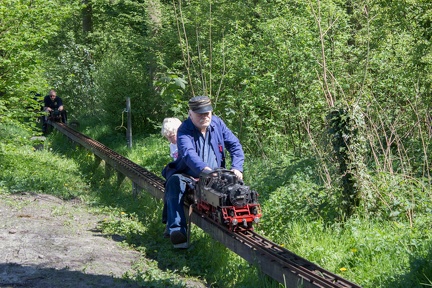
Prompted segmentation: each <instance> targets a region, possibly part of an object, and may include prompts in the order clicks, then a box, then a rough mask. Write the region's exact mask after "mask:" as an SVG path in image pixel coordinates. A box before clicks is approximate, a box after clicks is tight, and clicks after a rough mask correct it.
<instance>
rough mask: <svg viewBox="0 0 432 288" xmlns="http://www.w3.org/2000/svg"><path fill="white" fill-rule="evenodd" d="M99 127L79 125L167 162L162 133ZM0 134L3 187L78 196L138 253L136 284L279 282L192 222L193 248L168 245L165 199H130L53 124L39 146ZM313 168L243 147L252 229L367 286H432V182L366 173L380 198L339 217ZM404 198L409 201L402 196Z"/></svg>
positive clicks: (314, 162)
mask: <svg viewBox="0 0 432 288" xmlns="http://www.w3.org/2000/svg"><path fill="white" fill-rule="evenodd" d="M99 127H100V128H98V129H96V128H94V126H93V127H92V126H86V125H85V123H83V124H82V125H81V129H82V131H83V132H84V133H85V134H87V135H89V136H91V137H94V138H96V140H98V141H100V142H102V143H104V144H105V145H107V146H109V147H111V148H112V149H114V150H116V151H117V152H119V153H122V154H123V155H125V156H126V157H128V158H130V159H131V160H132V161H134V162H136V163H138V164H140V165H142V166H143V167H145V168H147V169H148V170H150V171H152V172H153V173H155V174H156V175H159V176H160V171H161V169H162V168H163V166H164V165H165V164H166V163H167V162H168V161H170V158H169V155H168V154H169V153H168V145H167V144H168V143H167V142H166V140H165V139H163V138H162V137H161V136H160V135H159V133H155V134H154V135H138V136H135V138H134V142H133V143H134V146H133V148H132V149H127V145H126V139H125V137H124V135H123V133H119V132H118V131H110V130H109V129H108V128H104V127H103V126H99ZM1 129H2V133H1V135H2V136H1V137H7V138H8V139H28V137H29V135H26V134H25V133H26V132H22V134H20V133H21V132H20V131H17V130H14V128H12V127H5V126H1ZM11 135H14V137H12V138H11ZM17 135H20V137H18V136H17ZM0 143H1V144H0V147H1V150H0V151H1V153H0V160H1V161H0V165H1V168H2V169H1V171H0V188H1V190H2V191H3V192H2V193H14V192H20V191H33V192H38V193H49V194H53V195H57V196H59V197H62V198H65V199H69V198H72V197H74V198H77V197H78V198H80V199H82V200H83V201H84V202H85V203H87V205H88V206H89V209H91V210H92V211H93V212H94V213H105V214H106V215H108V216H107V217H106V218H105V219H104V221H102V222H101V223H99V227H100V229H101V230H102V231H103V233H105V234H107V235H115V236H116V237H120V239H122V240H123V243H124V245H127V246H129V247H131V248H133V249H136V250H137V251H140V252H141V253H142V255H143V258H142V260H141V261H139V263H137V264H136V265H135V266H134V272H129V273H128V274H127V275H124V277H125V278H128V279H131V280H132V281H135V282H137V283H141V284H142V285H146V283H147V284H148V283H150V282H151V283H154V287H166V286H171V287H182V286H184V283H183V284H182V283H181V282H179V281H178V280H175V275H182V276H184V277H187V278H188V279H191V281H194V280H193V279H201V280H203V281H205V282H207V283H208V284H209V285H211V286H212V287H252V286H253V287H278V286H280V284H278V283H275V282H274V281H273V280H271V279H269V278H268V277H266V276H264V275H262V274H261V273H260V272H259V271H258V270H257V269H256V268H254V267H251V266H250V265H249V264H248V263H246V262H245V261H244V260H243V259H241V258H240V257H238V256H237V255H235V254H234V253H232V252H230V251H228V250H227V249H226V248H225V247H223V246H222V245H220V244H219V243H217V242H215V241H214V240H212V239H211V238H210V237H209V236H208V235H206V234H205V233H204V232H203V231H202V230H200V229H199V228H198V227H196V226H193V227H192V246H191V248H190V249H188V250H186V251H177V250H174V249H172V247H171V244H170V243H169V241H168V240H167V239H163V237H162V232H163V229H164V226H163V225H162V224H161V221H160V215H161V209H162V203H161V201H159V200H155V199H153V198H152V197H151V196H150V195H149V194H147V193H145V191H143V192H142V193H141V194H140V195H138V197H137V198H134V197H133V193H132V183H131V182H130V181H129V180H128V179H125V180H124V181H123V182H121V183H118V182H117V179H116V178H115V177H110V178H106V177H105V176H106V174H105V170H104V166H103V165H98V164H97V162H95V159H94V156H93V155H92V154H91V153H89V152H88V151H86V150H85V149H83V148H81V147H80V146H76V145H75V144H74V143H72V142H70V141H69V140H67V139H65V137H64V136H62V135H60V134H59V133H57V132H55V131H54V132H53V133H52V134H50V135H49V137H48V138H47V140H46V141H45V143H44V145H45V146H44V149H43V150H41V151H38V150H35V149H34V148H33V147H32V146H31V145H27V144H23V143H25V141H24V142H22V143H21V142H20V143H18V144H17V143H13V141H12V142H9V143H8V142H7V141H3V139H2V142H0ZM319 171H320V170H319V161H318V159H316V158H308V159H305V158H298V157H296V156H294V155H289V154H286V155H282V156H280V157H278V158H277V159H276V158H273V159H270V158H267V159H257V158H254V157H252V156H251V155H247V157H246V165H245V181H246V184H248V185H250V186H252V187H253V188H254V189H256V190H257V191H258V192H259V193H260V202H261V204H262V208H263V214H264V216H263V218H262V223H260V225H259V226H258V227H257V231H258V232H259V233H261V234H263V235H265V236H266V237H268V238H270V239H271V240H273V241H274V242H276V243H279V244H281V245H283V246H284V247H286V248H287V249H289V250H291V251H293V252H294V253H296V254H298V255H300V256H302V257H304V258H306V259H308V260H310V261H312V262H315V263H317V264H318V265H320V266H321V267H323V268H325V269H327V270H330V271H332V272H334V273H337V274H339V275H341V276H342V277H344V278H346V279H348V280H351V281H353V282H355V283H358V284H359V285H361V286H362V287H365V288H366V287H430V285H431V284H432V283H431V281H430V279H432V261H431V259H432V256H431V253H432V232H431V228H432V227H431V223H432V221H431V212H432V211H431V208H430V207H432V205H430V201H431V199H430V191H429V190H427V189H425V187H424V186H422V185H418V182H416V181H411V180H409V179H407V178H403V177H402V178H398V177H395V175H389V174H388V173H381V174H375V175H372V176H371V177H372V178H371V179H374V181H371V182H372V183H374V185H376V187H375V189H376V190H375V191H377V192H379V193H380V195H381V198H380V199H371V200H370V201H374V202H373V207H374V209H369V208H368V209H363V210H361V209H360V210H359V211H357V213H356V214H355V215H354V216H353V217H351V218H347V219H340V203H339V197H338V193H340V191H338V190H337V189H334V187H329V186H327V185H325V184H323V181H322V180H321V179H322V178H321V177H320V176H319ZM406 195H409V196H410V197H408V198H407V197H405V196H406ZM407 199H410V202H409V203H408V202H404V201H405V200H407ZM412 204H415V205H412ZM364 205H367V204H364ZM397 212H399V213H397ZM341 220H344V221H341Z"/></svg>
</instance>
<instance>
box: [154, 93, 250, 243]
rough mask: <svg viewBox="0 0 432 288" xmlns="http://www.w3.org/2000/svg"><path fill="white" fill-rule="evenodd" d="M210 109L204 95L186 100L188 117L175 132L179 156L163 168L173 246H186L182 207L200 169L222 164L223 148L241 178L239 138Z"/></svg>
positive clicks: (216, 166)
mask: <svg viewBox="0 0 432 288" xmlns="http://www.w3.org/2000/svg"><path fill="white" fill-rule="evenodd" d="M212 111H213V107H212V105H211V101H210V98H209V97H207V96H197V97H193V98H192V99H190V100H189V118H188V119H186V120H185V121H184V122H183V123H182V124H181V126H180V127H179V128H178V131H177V147H178V158H177V160H176V161H174V162H171V163H169V164H168V165H167V166H166V167H165V168H164V169H163V171H162V175H163V176H164V177H165V179H166V180H167V181H166V185H165V201H166V205H167V227H168V232H169V234H170V239H171V242H172V244H173V245H174V248H188V238H187V235H188V234H187V229H188V227H187V224H186V217H185V214H184V210H183V201H184V196H185V192H186V190H187V189H186V188H187V187H190V186H193V185H195V182H196V180H197V178H198V177H199V175H200V173H201V172H202V171H203V170H209V171H211V170H214V169H216V168H220V167H222V168H223V167H225V148H226V149H227V150H228V152H229V154H230V156H231V160H232V161H231V163H232V165H231V170H232V171H233V172H234V174H235V175H236V177H237V178H238V179H239V180H242V179H243V163H244V152H243V148H242V146H241V144H240V141H239V140H238V138H237V137H236V136H235V135H234V134H233V133H232V132H231V130H230V129H229V128H228V127H227V126H226V125H225V123H224V122H223V121H222V119H221V118H219V117H217V116H214V115H212ZM189 229H190V227H189Z"/></svg>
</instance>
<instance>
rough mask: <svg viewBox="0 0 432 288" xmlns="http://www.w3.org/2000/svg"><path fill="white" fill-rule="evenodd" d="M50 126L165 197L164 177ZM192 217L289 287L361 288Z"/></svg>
mask: <svg viewBox="0 0 432 288" xmlns="http://www.w3.org/2000/svg"><path fill="white" fill-rule="evenodd" d="M51 125H53V126H54V127H55V128H56V129H57V130H59V131H60V132H61V133H63V134H64V135H65V136H67V137H68V138H70V139H71V140H73V141H74V142H76V143H79V144H80V145H82V146H83V147H85V148H86V149H88V150H90V151H92V152H93V153H94V154H95V155H96V156H97V157H98V158H99V159H100V160H104V161H105V163H106V164H107V165H109V166H110V167H113V168H114V169H115V170H117V171H118V172H119V173H121V174H122V175H124V177H128V178H129V179H131V181H133V183H135V184H136V185H138V186H139V187H140V188H142V189H144V190H146V192H148V193H150V194H151V195H152V196H154V197H156V198H157V199H162V198H163V194H164V181H163V180H162V179H161V178H159V177H157V176H156V175H154V174H153V173H151V172H149V171H148V170H147V169H145V168H143V167H141V166H139V165H138V164H136V163H134V162H132V161H130V160H129V159H127V158H125V157H123V156H122V155H120V154H118V153H116V152H114V151H113V150H111V149H110V148H108V147H106V146H105V145H103V144H101V143H100V142H98V141H95V140H93V139H91V138H89V137H87V136H85V135H84V134H81V133H80V132H78V131H75V130H74V129H72V128H70V127H68V126H67V125H65V124H62V123H51ZM190 217H191V220H192V222H194V223H195V224H196V225H197V226H199V227H200V228H201V229H203V230H204V231H205V232H206V233H208V234H209V235H211V236H212V237H213V238H214V239H216V240H217V241H219V242H220V243H222V244H223V245H225V246H226V247H227V248H229V249H230V250H232V251H233V252H235V253H236V254H238V255H239V256H241V257H242V258H244V259H245V260H246V261H248V262H249V263H251V264H252V265H256V266H258V267H259V268H260V270H261V271H262V272H264V273H265V274H267V275H269V276H270V277H272V278H273V279H275V280H276V281H278V282H279V283H282V284H284V285H285V286H286V287H304V288H314V287H321V288H334V287H339V288H360V286H358V285H357V284H354V283H352V282H349V281H348V280H345V279H343V278H342V277H340V276H338V275H336V274H333V273H331V272H329V271H326V270H325V269H323V268H321V267H319V266H317V265H316V264H314V263H312V262H310V261H308V260H306V259H304V258H301V257H299V256H297V255H296V254H294V253H292V252H290V251H289V250H287V249H285V248H283V247H281V246H279V245H277V244H275V243H273V242H271V241H269V240H268V239H266V238H264V237H262V236H260V235H259V234H257V233H255V232H252V231H246V232H242V233H234V232H232V231H230V230H228V229H227V228H226V227H224V226H221V225H220V224H218V223H217V222H215V221H213V220H212V219H210V218H208V217H206V216H204V215H201V214H199V213H198V212H197V211H195V210H194V212H193V213H192V214H191V215H190Z"/></svg>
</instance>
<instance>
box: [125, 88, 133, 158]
mask: <svg viewBox="0 0 432 288" xmlns="http://www.w3.org/2000/svg"><path fill="white" fill-rule="evenodd" d="M126 110H127V129H126V139H127V146H128V148H129V149H131V148H132V117H131V103H130V98H129V97H127V98H126Z"/></svg>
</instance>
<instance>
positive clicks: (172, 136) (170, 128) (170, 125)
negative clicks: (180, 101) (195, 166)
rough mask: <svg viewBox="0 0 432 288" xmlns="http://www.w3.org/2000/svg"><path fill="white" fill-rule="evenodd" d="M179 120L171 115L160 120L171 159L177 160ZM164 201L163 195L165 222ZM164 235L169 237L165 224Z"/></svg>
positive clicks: (165, 217)
mask: <svg viewBox="0 0 432 288" xmlns="http://www.w3.org/2000/svg"><path fill="white" fill-rule="evenodd" d="M181 123H182V122H181V121H180V119H178V118H175V117H171V118H165V119H164V120H163V122H162V131H161V134H162V136H163V137H165V138H166V139H167V140H168V141H169V142H170V144H169V147H170V156H171V157H172V158H173V160H174V161H175V160H177V157H178V149H177V129H178V127H180V125H181ZM166 207H167V206H166V201H165V197H164V206H163V210H162V223H163V224H166V223H167V209H166ZM163 235H164V237H165V238H169V233H168V226H166V225H165V231H164V234H163Z"/></svg>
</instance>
